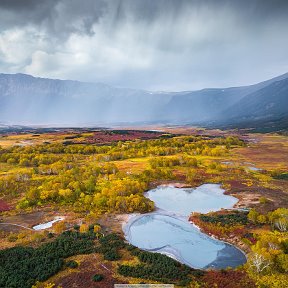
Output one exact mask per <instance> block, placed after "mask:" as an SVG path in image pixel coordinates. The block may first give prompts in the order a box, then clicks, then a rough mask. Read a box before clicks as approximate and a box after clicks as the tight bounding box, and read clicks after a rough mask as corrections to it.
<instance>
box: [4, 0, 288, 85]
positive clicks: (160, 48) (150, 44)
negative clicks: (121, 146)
mask: <svg viewBox="0 0 288 288" xmlns="http://www.w3.org/2000/svg"><path fill="white" fill-rule="evenodd" d="M0 72H2V73H18V72H21V73H27V74H31V75H34V76H40V77H49V78H60V79H75V80H81V81H90V82H91V81H92V82H105V83H108V84H112V85H117V86H122V87H133V88H143V89H149V90H170V91H171V90H173V91H179V90H195V89H200V88H205V87H227V86H238V85H244V84H252V83H255V82H259V81H262V80H265V79H269V78H272V77H273V76H277V75H280V74H283V73H286V72H288V1H287V0H267V1H266V0H258V1H257V0H234V1H233V0H229V1H228V0H226V1H225V0H217V1H216V0H210V1H209V0H207V1H206V0H198V1H197V0H195V1H194V0H183V1H182V0H122V1H121V0H85V1H83V0H1V1H0Z"/></svg>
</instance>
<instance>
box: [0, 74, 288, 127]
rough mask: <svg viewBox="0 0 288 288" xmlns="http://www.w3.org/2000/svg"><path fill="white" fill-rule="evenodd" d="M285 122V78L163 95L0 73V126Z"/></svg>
mask: <svg viewBox="0 0 288 288" xmlns="http://www.w3.org/2000/svg"><path fill="white" fill-rule="evenodd" d="M286 117H287V118H288V73H286V74H283V75H280V76H278V77H275V78H273V79H270V80H267V81H264V82H261V83H258V84H255V85H250V86H243V87H231V88H223V89H221V88H209V89H202V90H199V91H184V92H165V93H163V92H150V91H144V90H136V89H127V88H116V87H113V86H109V85H106V84H103V83H85V82H79V81H71V80H56V79H55V80H54V79H46V78H36V77H33V76H31V75H26V74H0V123H4V124H5V123H13V124H20V125H23V124H24V125H25V124H27V123H29V124H39V123H41V124H46V125H49V124H50V123H59V125H61V124H63V125H72V126H73V125H74V126H77V125H81V124H83V123H94V124H95V125H97V124H101V125H109V124H113V123H117V124H121V123H125V124H127V123H131V124H133V123H138V124H140V123H161V124H179V125H182V124H193V125H202V126H203V125H204V126H215V127H218V126H219V127H220V126H221V127H226V126H227V127H228V126H229V127H243V126H247V125H248V126H249V125H250V126H251V127H252V126H253V123H254V124H257V125H258V126H259V125H260V126H261V122H262V123H268V122H269V123H273V121H275V123H279V121H280V122H281V121H282V120H283V119H286ZM279 119H282V120H279ZM281 123H282V124H281V125H280V126H281V129H287V127H285V126H286V124H285V123H286V122H285V120H284V122H283V121H282V122H281ZM283 123H284V124H283ZM4 124H3V125H4ZM283 126H284V128H283Z"/></svg>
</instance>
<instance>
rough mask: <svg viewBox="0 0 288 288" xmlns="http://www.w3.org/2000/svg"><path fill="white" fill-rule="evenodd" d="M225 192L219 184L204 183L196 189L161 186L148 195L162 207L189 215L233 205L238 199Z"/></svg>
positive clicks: (147, 194)
mask: <svg viewBox="0 0 288 288" xmlns="http://www.w3.org/2000/svg"><path fill="white" fill-rule="evenodd" d="M224 192H225V190H223V189H222V188H221V187H220V185H219V184H204V185H201V186H199V187H198V188H196V189H192V188H175V187H173V186H160V187H158V188H157V189H154V190H150V191H148V192H147V193H146V197H147V198H149V199H150V200H152V201H153V202H154V203H155V205H156V206H157V207H158V208H160V209H163V210H165V211H169V212H173V213H175V214H180V215H183V216H189V215H190V214H191V212H201V213H207V212H210V211H218V210H220V209H221V208H231V207H233V205H234V204H236V203H237V201H238V200H237V199H236V198H235V197H232V196H229V195H224V194H223V193H224Z"/></svg>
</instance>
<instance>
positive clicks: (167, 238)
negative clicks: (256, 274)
mask: <svg viewBox="0 0 288 288" xmlns="http://www.w3.org/2000/svg"><path fill="white" fill-rule="evenodd" d="M223 193H224V190H223V189H221V187H220V185H218V184H205V185H201V186H200V187H198V188H196V189H190V188H189V189H187V188H184V189H183V188H175V187H172V186H165V187H164V186H160V187H158V188H157V189H153V190H150V191H148V192H147V193H146V197H147V198H149V199H151V200H152V201H154V202H155V205H156V207H157V208H158V209H157V211H155V212H152V213H147V214H144V215H140V216H137V217H134V218H132V219H131V220H130V221H129V222H128V223H127V225H126V226H125V227H124V230H125V237H126V239H127V240H128V241H129V242H130V243H131V244H132V245H134V246H137V247H139V248H141V249H144V250H148V251H154V252H160V253H163V254H167V255H169V256H171V257H173V258H175V259H177V260H178V261H180V262H182V263H185V264H187V265H188V266H190V267H194V268H204V269H205V268H209V267H211V268H226V267H229V266H230V267H237V266H239V265H241V264H243V263H245V262H246V257H245V255H244V254H243V253H242V251H240V250H239V249H237V248H236V247H234V246H232V245H230V244H227V243H224V242H222V241H219V240H216V239H213V238H211V237H209V236H208V235H206V234H204V233H202V232H200V230H199V229H198V228H197V227H195V226H194V225H192V224H191V223H189V222H188V216H189V215H190V214H191V212H202V213H207V212H209V211H217V210H220V209H221V208H230V207H233V205H234V204H235V203H236V202H237V201H238V200H237V199H236V198H234V197H232V196H228V195H224V194H223Z"/></svg>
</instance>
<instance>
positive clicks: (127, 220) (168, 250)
mask: <svg viewBox="0 0 288 288" xmlns="http://www.w3.org/2000/svg"><path fill="white" fill-rule="evenodd" d="M179 184H180V185H179ZM217 185H219V187H220V186H221V187H222V185H221V184H217ZM201 186H202V185H201ZM201 186H199V187H201ZM158 187H173V188H191V189H196V188H197V187H189V185H186V184H181V183H169V184H162V185H159V186H158ZM158 187H157V188H158ZM157 188H156V189H157ZM221 189H222V188H221ZM153 190H154V189H153ZM223 190H224V189H223ZM149 191H151V190H149ZM149 191H147V192H145V194H146V195H148V194H149V193H148V192H149ZM223 194H224V192H223ZM146 197H147V196H146ZM237 200H238V199H237ZM237 203H238V201H237ZM234 205H236V203H235V204H234ZM234 205H233V206H234ZM126 215H127V216H126V217H124V218H122V221H121V224H122V231H123V233H124V237H125V238H126V240H127V241H128V242H129V243H130V242H131V241H130V240H131V231H130V229H131V227H132V225H133V224H134V223H135V222H136V221H138V220H139V219H141V218H142V217H145V216H147V215H149V216H153V215H154V216H155V215H161V216H163V215H164V216H168V217H172V218H174V219H177V220H180V221H182V222H184V223H189V224H190V225H192V226H193V227H194V228H195V229H197V230H198V231H199V232H201V233H202V234H204V235H205V236H207V237H208V238H209V239H211V240H213V241H217V242H221V243H222V244H225V245H226V246H225V248H227V247H229V248H232V247H233V248H234V249H237V250H238V251H239V252H241V254H242V255H243V256H244V257H245V259H246V260H247V256H246V253H245V251H243V250H242V249H241V248H240V247H238V245H235V244H234V243H230V242H228V241H226V240H227V239H218V238H217V237H215V236H214V235H209V234H206V233H205V232H204V231H202V230H201V228H200V227H198V226H197V225H196V224H195V223H194V222H192V221H190V220H189V216H190V215H188V216H187V217H186V216H183V215H181V214H177V213H174V212H172V211H167V210H163V209H160V208H158V207H156V210H154V211H153V212H150V213H144V214H139V213H137V214H136V213H134V214H126ZM132 245H133V243H132ZM225 248H223V249H225ZM140 249H142V250H146V251H150V252H158V253H162V254H165V255H167V256H169V257H171V258H173V259H176V260H177V261H179V262H181V263H183V264H186V265H188V266H190V267H191V268H194V269H202V270H206V269H211V267H209V265H210V264H208V265H206V266H208V267H207V268H205V267H203V268H199V267H195V266H194V265H193V264H191V263H189V262H187V261H185V259H184V258H183V257H182V256H181V253H180V252H178V251H177V249H174V248H172V247H170V246H169V245H165V246H164V247H159V248H153V249H145V248H140ZM152 250H153V251H152ZM228 250H229V249H228ZM230 250H231V249H230ZM220 251H221V250H220ZM220 251H219V252H220ZM217 255H218V254H217ZM217 257H218V256H217ZM214 262H215V264H216V266H217V258H216V259H215V260H214V261H212V262H211V263H214ZM213 266H214V265H213ZM216 269H217V267H216ZM218 269H220V268H218Z"/></svg>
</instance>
